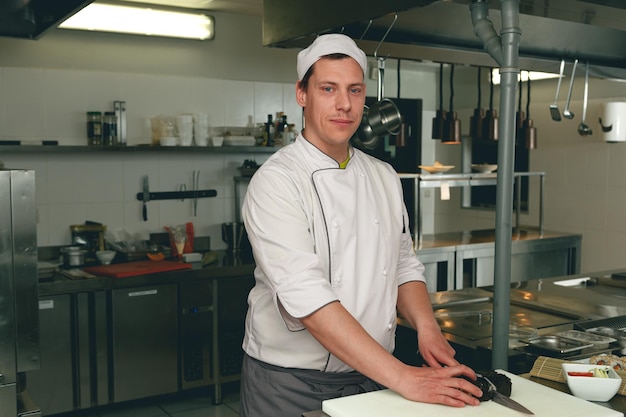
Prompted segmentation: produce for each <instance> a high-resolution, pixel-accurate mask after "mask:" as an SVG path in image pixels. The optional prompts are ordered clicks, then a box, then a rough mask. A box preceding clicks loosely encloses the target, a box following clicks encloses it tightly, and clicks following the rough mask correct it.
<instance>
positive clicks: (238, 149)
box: [0, 145, 280, 154]
mask: <svg viewBox="0 0 626 417" xmlns="http://www.w3.org/2000/svg"><path fill="white" fill-rule="evenodd" d="M278 149H280V148H277V147H272V146H152V145H137V146H62V145H56V146H55V145H46V146H40V145H2V146H0V153H3V154H4V153H42V152H43V153H54V154H60V153H77V154H84V153H90V154H91V153H119V152H122V153H132V152H167V153H198V152H200V153H274V152H276V151H277V150H278Z"/></svg>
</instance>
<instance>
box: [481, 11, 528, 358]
mask: <svg viewBox="0 0 626 417" xmlns="http://www.w3.org/2000/svg"><path fill="white" fill-rule="evenodd" d="M500 6H501V8H500V9H501V15H502V29H501V32H500V33H501V38H499V37H498V35H497V34H496V32H495V30H494V28H493V25H492V24H491V22H490V21H489V18H488V17H489V13H488V12H489V6H488V4H487V1H486V0H474V1H473V2H472V4H471V5H470V11H471V15H472V24H473V25H474V33H475V34H476V36H477V37H478V38H480V40H481V41H482V42H483V45H484V47H485V50H486V51H487V52H488V53H489V54H490V55H491V56H492V57H493V58H494V59H495V60H496V62H498V64H500V120H499V125H498V138H499V139H498V182H497V185H496V242H495V264H494V297H493V299H494V301H493V312H494V320H493V325H492V349H493V350H492V358H491V365H492V367H493V368H494V369H508V351H509V315H510V305H509V303H510V298H511V294H510V283H511V247H512V242H511V232H512V225H511V221H512V212H513V169H514V161H515V96H516V89H517V77H518V74H519V72H520V71H519V67H518V59H519V39H520V36H521V33H522V31H521V29H520V28H519V0H500Z"/></svg>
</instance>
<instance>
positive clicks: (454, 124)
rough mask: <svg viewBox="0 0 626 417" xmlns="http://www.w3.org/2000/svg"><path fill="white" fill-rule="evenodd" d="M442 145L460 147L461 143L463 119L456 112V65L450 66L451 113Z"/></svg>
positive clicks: (445, 127)
mask: <svg viewBox="0 0 626 417" xmlns="http://www.w3.org/2000/svg"><path fill="white" fill-rule="evenodd" d="M443 133H444V134H443V138H442V139H441V143H445V144H447V145H458V144H460V143H461V119H459V118H458V117H457V115H456V112H455V111H454V64H452V65H450V111H449V112H448V114H447V115H446V120H445V126H444V132H443Z"/></svg>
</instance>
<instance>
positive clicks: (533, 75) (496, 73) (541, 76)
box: [491, 68, 559, 84]
mask: <svg viewBox="0 0 626 417" xmlns="http://www.w3.org/2000/svg"><path fill="white" fill-rule="evenodd" d="M520 74H521V77H522V82H526V81H528V77H530V81H536V80H547V79H549V78H559V74H553V73H551V72H538V71H524V70H522V71H520ZM491 75H492V76H493V83H494V84H500V70H499V69H498V68H493V69H492V70H491ZM517 80H518V81H519V76H518V77H517Z"/></svg>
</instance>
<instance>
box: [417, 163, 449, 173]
mask: <svg viewBox="0 0 626 417" xmlns="http://www.w3.org/2000/svg"><path fill="white" fill-rule="evenodd" d="M419 168H420V169H423V170H424V171H426V172H428V173H429V174H440V173H442V172H447V171H450V170H451V169H452V168H454V165H419Z"/></svg>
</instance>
